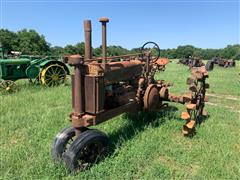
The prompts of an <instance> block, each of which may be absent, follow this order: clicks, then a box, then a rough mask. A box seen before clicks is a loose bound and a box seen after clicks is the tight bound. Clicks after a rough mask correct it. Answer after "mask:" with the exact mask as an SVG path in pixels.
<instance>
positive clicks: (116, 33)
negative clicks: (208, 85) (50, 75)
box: [0, 0, 240, 49]
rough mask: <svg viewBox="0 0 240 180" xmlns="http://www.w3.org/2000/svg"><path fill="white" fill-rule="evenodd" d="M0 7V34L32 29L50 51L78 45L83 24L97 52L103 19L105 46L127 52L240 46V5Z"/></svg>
mask: <svg viewBox="0 0 240 180" xmlns="http://www.w3.org/2000/svg"><path fill="white" fill-rule="evenodd" d="M0 6H1V7H0V15H1V18H0V26H1V28H4V29H9V30H11V31H18V30H21V29H24V28H27V29H35V30H36V31H37V32H39V33H40V34H43V35H44V36H45V38H46V40H47V41H48V42H49V43H50V44H51V45H52V46H65V45H67V44H72V45H74V44H76V43H78V42H82V41H83V40H84V32H83V21H84V20H85V19H90V20H92V30H93V32H92V40H93V43H92V45H93V47H98V46H99V45H101V40H102V38H101V24H100V22H99V18H100V17H103V16H104V17H108V18H109V19H110V21H109V23H108V24H107V33H108V34H107V44H108V45H121V46H123V47H125V48H128V49H131V48H134V47H140V46H141V45H142V44H144V43H145V42H147V41H154V42H156V43H158V44H159V46H160V48H162V49H166V48H176V47H177V46H179V45H187V44H191V45H194V46H196V47H200V48H223V47H225V46H227V45H229V44H237V43H238V44H240V0H192V1H191V0H149V1H147V0H141V1H136V0H130V1H127V0H116V1H113V0H108V1H106V0H89V1H87V0H84V1H83V0H68V1H67V0H0Z"/></svg>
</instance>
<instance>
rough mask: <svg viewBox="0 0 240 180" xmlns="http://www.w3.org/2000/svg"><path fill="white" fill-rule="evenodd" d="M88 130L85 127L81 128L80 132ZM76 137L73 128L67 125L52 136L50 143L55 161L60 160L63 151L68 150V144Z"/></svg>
mask: <svg viewBox="0 0 240 180" xmlns="http://www.w3.org/2000/svg"><path fill="white" fill-rule="evenodd" d="M86 130H89V129H88V128H86V127H83V128H82V132H84V131H86ZM75 139H76V134H75V128H74V127H67V128H64V129H63V130H62V131H60V132H59V133H58V134H57V135H56V137H55V138H54V141H53V144H52V158H53V160H54V162H55V163H58V162H60V161H61V160H62V156H63V153H64V152H65V151H67V150H68V148H69V147H70V145H71V144H72V143H73V141H74V140H75Z"/></svg>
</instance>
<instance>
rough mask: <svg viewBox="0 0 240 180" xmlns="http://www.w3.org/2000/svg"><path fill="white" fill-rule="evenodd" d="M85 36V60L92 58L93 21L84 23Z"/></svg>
mask: <svg viewBox="0 0 240 180" xmlns="http://www.w3.org/2000/svg"><path fill="white" fill-rule="evenodd" d="M84 34H85V55H84V59H85V60H87V59H91V58H92V24H91V20H85V21H84Z"/></svg>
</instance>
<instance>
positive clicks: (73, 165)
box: [63, 129, 109, 172]
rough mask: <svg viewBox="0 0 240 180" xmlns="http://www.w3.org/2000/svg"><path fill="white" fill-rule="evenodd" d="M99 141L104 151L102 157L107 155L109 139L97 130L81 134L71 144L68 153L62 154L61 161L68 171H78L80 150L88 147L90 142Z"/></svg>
mask: <svg viewBox="0 0 240 180" xmlns="http://www.w3.org/2000/svg"><path fill="white" fill-rule="evenodd" d="M93 141H100V142H101V143H102V144H103V147H104V151H103V153H102V154H101V157H104V156H106V155H107V153H108V142H109V138H108V137H107V135H106V134H105V133H103V132H101V131H99V130H96V129H92V130H87V131H85V132H83V133H81V134H80V135H79V136H78V137H77V138H76V139H75V140H74V141H73V143H72V144H71V146H70V147H69V149H68V151H66V152H65V153H64V154H63V160H64V162H65V165H66V167H67V169H68V170H70V171H72V172H74V171H76V170H78V169H79V165H78V159H77V157H78V155H79V153H80V152H81V149H82V148H84V147H85V146H86V145H88V144H89V143H90V142H93Z"/></svg>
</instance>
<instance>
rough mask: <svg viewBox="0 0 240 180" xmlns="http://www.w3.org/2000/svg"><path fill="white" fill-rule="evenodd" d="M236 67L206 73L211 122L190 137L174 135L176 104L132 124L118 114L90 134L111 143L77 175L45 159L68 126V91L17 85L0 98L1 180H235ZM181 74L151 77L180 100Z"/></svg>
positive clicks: (239, 160) (238, 160)
mask: <svg viewBox="0 0 240 180" xmlns="http://www.w3.org/2000/svg"><path fill="white" fill-rule="evenodd" d="M239 65H240V64H238V66H237V67H236V68H232V69H224V68H215V69H214V71H212V72H210V73H209V74H210V78H209V79H208V80H209V83H210V86H211V87H210V89H209V91H208V93H210V96H209V101H210V103H212V104H207V105H206V109H207V111H208V112H209V114H210V117H209V118H208V119H207V120H206V121H205V122H204V123H203V124H202V125H201V127H200V128H198V130H197V134H196V136H194V137H193V138H185V137H183V136H182V135H181V127H182V125H183V124H184V122H183V120H181V119H180V114H181V112H182V111H183V109H185V108H184V106H182V105H177V104H176V105H175V104H170V105H173V106H174V107H176V108H171V110H169V111H166V112H164V111H163V112H159V113H158V114H155V115H149V116H148V117H145V118H144V119H142V120H139V121H133V120H131V119H128V118H127V117H126V116H125V115H121V116H118V117H116V118H114V119H112V120H111V121H108V122H106V123H102V124H100V125H98V126H97V127H94V128H98V129H100V130H102V131H104V132H106V133H107V134H108V136H109V138H110V139H111V152H110V155H109V156H108V157H107V158H106V159H105V160H104V161H102V162H100V163H99V164H97V165H95V166H93V167H92V168H91V169H89V170H87V171H84V172H80V173H78V174H70V173H68V172H67V170H66V169H65V168H64V167H63V166H61V167H56V166H55V165H54V164H53V162H52V159H51V154H50V149H51V144H52V140H53V138H54V137H55V135H56V134H57V133H58V132H59V131H60V130H61V129H62V128H64V127H66V126H69V125H70V123H69V122H68V115H69V113H70V112H71V86H70V84H69V85H67V86H61V87H55V88H44V87H41V86H29V85H28V83H27V81H19V82H17V83H18V84H19V86H20V87H21V91H20V92H18V93H15V94H12V95H7V96H1V95H0V136H1V139H0V165H1V168H0V179H61V178H66V179H76V178H77V179H239V178H240V113H239V112H240V78H239V77H240V76H239V75H238V74H239V72H240V66H239ZM187 69H188V68H187V67H186V66H183V65H179V64H176V63H175V62H172V63H170V64H169V65H168V66H167V69H166V71H165V72H164V73H160V74H158V75H157V76H158V77H160V78H162V79H166V80H169V81H172V82H173V83H174V87H173V88H171V90H172V91H173V92H176V93H183V92H186V91H187V85H186V84H185V82H186V78H187V77H188V76H189V74H190V73H189V71H188V70H187Z"/></svg>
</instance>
